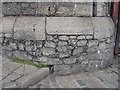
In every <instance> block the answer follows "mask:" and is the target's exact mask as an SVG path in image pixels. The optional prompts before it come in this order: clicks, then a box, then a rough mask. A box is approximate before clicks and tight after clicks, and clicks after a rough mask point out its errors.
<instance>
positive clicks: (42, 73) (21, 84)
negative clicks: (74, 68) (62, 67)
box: [16, 68, 49, 88]
mask: <svg viewBox="0 0 120 90" xmlns="http://www.w3.org/2000/svg"><path fill="white" fill-rule="evenodd" d="M48 75H49V69H48V68H42V69H39V70H37V71H36V72H35V73H31V74H29V75H27V76H24V77H22V78H20V79H18V80H17V81H16V85H17V87H18V88H27V87H28V86H30V85H34V84H35V83H37V82H39V81H40V80H42V79H43V78H44V77H46V76H48Z"/></svg>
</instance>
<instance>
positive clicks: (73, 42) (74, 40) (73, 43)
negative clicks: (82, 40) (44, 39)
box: [68, 39, 77, 45]
mask: <svg viewBox="0 0 120 90" xmlns="http://www.w3.org/2000/svg"><path fill="white" fill-rule="evenodd" d="M68 42H69V45H76V43H77V39H70V40H69V41H68Z"/></svg>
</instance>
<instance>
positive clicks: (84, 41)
mask: <svg viewBox="0 0 120 90" xmlns="http://www.w3.org/2000/svg"><path fill="white" fill-rule="evenodd" d="M86 44H87V41H86V40H80V41H78V42H77V46H86Z"/></svg>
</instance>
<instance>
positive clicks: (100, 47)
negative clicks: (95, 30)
mask: <svg viewBox="0 0 120 90" xmlns="http://www.w3.org/2000/svg"><path fill="white" fill-rule="evenodd" d="M99 49H100V50H101V51H104V50H105V49H106V43H105V42H103V43H99Z"/></svg>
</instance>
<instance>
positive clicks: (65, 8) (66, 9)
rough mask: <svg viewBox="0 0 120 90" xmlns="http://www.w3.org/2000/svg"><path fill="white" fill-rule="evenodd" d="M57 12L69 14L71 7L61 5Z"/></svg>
mask: <svg viewBox="0 0 120 90" xmlns="http://www.w3.org/2000/svg"><path fill="white" fill-rule="evenodd" d="M56 13H57V14H60V15H62V14H64V15H68V14H69V13H70V9H69V8H68V7H64V6H60V7H59V8H58V10H57V12H56Z"/></svg>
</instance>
